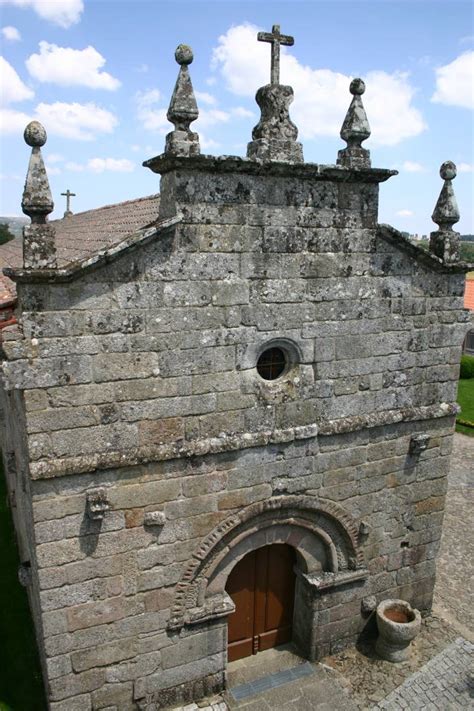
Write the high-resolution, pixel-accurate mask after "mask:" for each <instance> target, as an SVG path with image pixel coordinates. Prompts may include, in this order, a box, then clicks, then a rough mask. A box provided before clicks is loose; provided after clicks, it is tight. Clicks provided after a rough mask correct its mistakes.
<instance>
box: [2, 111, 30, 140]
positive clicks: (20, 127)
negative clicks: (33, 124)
mask: <svg viewBox="0 0 474 711" xmlns="http://www.w3.org/2000/svg"><path fill="white" fill-rule="evenodd" d="M32 118H33V116H32V115H29V114H25V113H23V112H22V111H14V110H13V109H0V134H1V135H7V134H15V133H16V134H17V135H19V136H21V135H22V133H23V131H24V130H25V127H26V125H27V124H28V123H29V122H30V121H31V119H32Z"/></svg>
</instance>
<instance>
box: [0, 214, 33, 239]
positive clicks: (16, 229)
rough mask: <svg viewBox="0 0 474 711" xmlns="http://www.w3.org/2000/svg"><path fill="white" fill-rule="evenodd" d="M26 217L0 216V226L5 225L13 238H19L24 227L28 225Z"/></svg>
mask: <svg viewBox="0 0 474 711" xmlns="http://www.w3.org/2000/svg"><path fill="white" fill-rule="evenodd" d="M29 221H30V220H29V218H28V217H2V216H1V215H0V224H2V225H5V224H7V225H8V227H9V230H10V232H11V233H12V234H14V235H15V237H21V236H22V233H23V227H24V225H27V224H28V223H29Z"/></svg>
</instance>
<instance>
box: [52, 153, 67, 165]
mask: <svg viewBox="0 0 474 711" xmlns="http://www.w3.org/2000/svg"><path fill="white" fill-rule="evenodd" d="M63 161H64V158H63V156H62V155H61V154H60V153H50V154H48V163H51V164H52V163H62V162H63Z"/></svg>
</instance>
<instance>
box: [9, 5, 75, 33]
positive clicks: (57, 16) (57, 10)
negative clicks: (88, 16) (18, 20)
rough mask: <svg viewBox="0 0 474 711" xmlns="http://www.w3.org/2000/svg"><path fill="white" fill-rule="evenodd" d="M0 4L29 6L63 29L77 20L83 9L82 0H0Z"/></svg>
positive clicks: (40, 15)
mask: <svg viewBox="0 0 474 711" xmlns="http://www.w3.org/2000/svg"><path fill="white" fill-rule="evenodd" d="M1 4H2V5H16V7H24V8H27V7H31V8H32V9H33V10H34V11H35V12H36V14H37V15H39V17H41V18H42V19H43V20H47V21H48V22H53V23H54V24H55V25H59V27H64V28H65V29H66V28H67V27H70V26H71V25H75V24H76V23H77V22H79V20H80V19H81V13H82V11H83V10H84V3H83V1H82V0H1Z"/></svg>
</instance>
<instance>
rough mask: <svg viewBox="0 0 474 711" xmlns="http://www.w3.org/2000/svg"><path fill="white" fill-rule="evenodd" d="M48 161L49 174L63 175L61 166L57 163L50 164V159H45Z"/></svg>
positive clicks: (47, 170) (47, 169)
mask: <svg viewBox="0 0 474 711" xmlns="http://www.w3.org/2000/svg"><path fill="white" fill-rule="evenodd" d="M45 163H46V172H47V173H48V175H61V173H62V170H61V168H58V166H57V165H50V164H49V161H45Z"/></svg>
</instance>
